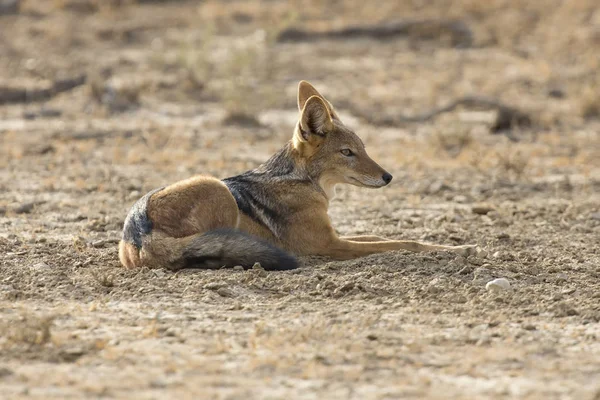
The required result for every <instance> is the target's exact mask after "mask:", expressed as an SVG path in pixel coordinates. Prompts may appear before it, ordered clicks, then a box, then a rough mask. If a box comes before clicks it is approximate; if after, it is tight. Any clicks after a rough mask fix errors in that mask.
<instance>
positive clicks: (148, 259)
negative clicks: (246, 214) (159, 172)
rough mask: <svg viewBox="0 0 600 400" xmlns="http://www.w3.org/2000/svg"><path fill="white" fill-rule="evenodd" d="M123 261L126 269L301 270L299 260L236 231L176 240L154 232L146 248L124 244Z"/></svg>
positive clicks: (227, 230)
mask: <svg viewBox="0 0 600 400" xmlns="http://www.w3.org/2000/svg"><path fill="white" fill-rule="evenodd" d="M119 258H120V260H121V263H122V264H123V265H124V266H125V267H126V268H139V267H141V266H147V267H149V268H161V267H164V268H168V269H171V270H179V269H182V268H204V269H217V268H222V267H235V266H237V265H241V266H242V267H244V268H251V267H252V266H253V265H254V264H255V263H257V262H258V263H260V265H261V266H262V267H263V268H264V269H266V270H272V271H277V270H279V271H284V270H289V269H295V268H298V261H297V260H296V258H295V257H293V256H291V255H290V254H288V253H286V252H285V251H283V250H281V249H279V248H277V247H275V246H273V245H272V244H270V243H268V242H266V241H264V240H262V239H259V238H257V237H255V236H251V235H248V234H246V233H243V232H240V231H238V230H234V229H217V230H213V231H209V232H206V233H202V234H198V235H194V236H188V237H184V238H174V237H170V236H168V235H164V234H163V233H162V232H161V233H158V232H153V234H152V235H150V237H146V239H144V240H143V245H142V246H141V247H137V246H136V245H135V243H133V242H130V241H127V240H122V241H121V243H120V244H119Z"/></svg>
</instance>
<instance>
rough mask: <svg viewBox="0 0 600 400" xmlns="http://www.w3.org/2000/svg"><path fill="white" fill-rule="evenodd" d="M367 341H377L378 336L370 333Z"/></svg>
mask: <svg viewBox="0 0 600 400" xmlns="http://www.w3.org/2000/svg"><path fill="white" fill-rule="evenodd" d="M367 339H369V340H377V335H375V334H374V333H369V334H368V335H367Z"/></svg>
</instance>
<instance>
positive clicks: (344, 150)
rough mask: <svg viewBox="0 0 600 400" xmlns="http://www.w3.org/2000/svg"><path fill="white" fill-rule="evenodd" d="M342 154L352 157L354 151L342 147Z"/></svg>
mask: <svg viewBox="0 0 600 400" xmlns="http://www.w3.org/2000/svg"><path fill="white" fill-rule="evenodd" d="M342 154H343V155H345V156H346V157H350V156H353V155H354V153H353V152H352V150H350V149H342Z"/></svg>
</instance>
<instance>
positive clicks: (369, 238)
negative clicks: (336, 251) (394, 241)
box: [340, 235, 391, 242]
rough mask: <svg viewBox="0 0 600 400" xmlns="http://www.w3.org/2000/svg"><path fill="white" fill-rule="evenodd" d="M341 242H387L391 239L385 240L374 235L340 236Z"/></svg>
mask: <svg viewBox="0 0 600 400" xmlns="http://www.w3.org/2000/svg"><path fill="white" fill-rule="evenodd" d="M340 239H341V240H350V241H353V242H387V241H390V240H391V239H386V238H383V237H381V236H375V235H360V236H342V237H340Z"/></svg>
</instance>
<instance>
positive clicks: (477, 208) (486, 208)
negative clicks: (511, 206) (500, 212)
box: [471, 204, 494, 215]
mask: <svg viewBox="0 0 600 400" xmlns="http://www.w3.org/2000/svg"><path fill="white" fill-rule="evenodd" d="M471 211H472V212H473V213H474V214H479V215H487V214H488V213H489V212H492V211H494V207H492V206H490V205H488V204H478V205H474V206H473V207H471Z"/></svg>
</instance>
